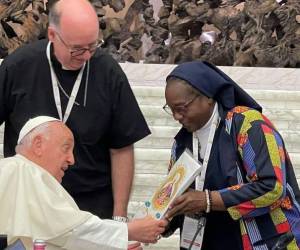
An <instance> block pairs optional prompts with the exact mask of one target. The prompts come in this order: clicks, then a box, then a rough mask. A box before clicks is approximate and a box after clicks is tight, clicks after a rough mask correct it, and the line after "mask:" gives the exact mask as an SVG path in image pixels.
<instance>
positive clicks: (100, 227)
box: [64, 216, 128, 250]
mask: <svg viewBox="0 0 300 250" xmlns="http://www.w3.org/2000/svg"><path fill="white" fill-rule="evenodd" d="M127 247H128V228H127V224H126V223H122V222H117V221H113V220H101V219H99V218H98V217H97V216H91V218H89V219H88V220H87V221H86V222H85V223H83V224H81V225H79V226H77V227H76V228H74V229H73V230H72V232H71V234H70V235H69V236H68V239H67V242H66V245H65V246H64V248H65V249H68V250H82V249H89V250H96V249H97V250H99V249H106V250H120V249H127Z"/></svg>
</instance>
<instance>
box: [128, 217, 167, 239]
mask: <svg viewBox="0 0 300 250" xmlns="http://www.w3.org/2000/svg"><path fill="white" fill-rule="evenodd" d="M167 225H168V221H167V220H165V219H161V220H156V219H153V218H152V217H150V216H147V217H145V218H143V219H135V220H133V221H131V222H129V223H128V238H129V240H136V241H139V242H143V243H156V242H157V241H158V240H159V238H160V235H161V233H163V232H164V231H165V228H166V226H167Z"/></svg>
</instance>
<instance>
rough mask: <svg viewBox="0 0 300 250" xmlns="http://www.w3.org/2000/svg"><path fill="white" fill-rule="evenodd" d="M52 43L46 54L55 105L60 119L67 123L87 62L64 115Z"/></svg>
mask: <svg viewBox="0 0 300 250" xmlns="http://www.w3.org/2000/svg"><path fill="white" fill-rule="evenodd" d="M50 45H51V42H49V43H48V45H47V51H46V52H47V53H46V54H47V58H48V62H49V66H50V72H51V82H52V87H53V94H54V100H55V105H56V108H57V112H58V115H59V118H60V120H61V121H63V123H66V122H67V120H68V118H69V116H70V113H71V110H72V108H73V106H74V102H75V99H76V96H77V93H78V90H79V87H80V83H81V79H82V75H83V71H84V68H85V63H84V65H83V66H82V68H81V70H80V72H79V74H78V76H77V78H76V80H75V84H74V86H73V89H72V92H71V95H70V97H69V101H68V104H67V108H66V111H65V114H64V116H63V115H62V108H61V100H60V95H59V88H58V79H57V76H56V74H55V72H54V68H53V65H52V61H51V57H50Z"/></svg>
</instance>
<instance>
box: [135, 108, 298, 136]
mask: <svg viewBox="0 0 300 250" xmlns="http://www.w3.org/2000/svg"><path fill="white" fill-rule="evenodd" d="M140 108H141V110H142V112H143V114H144V116H145V118H146V120H147V122H148V124H149V125H150V126H168V127H171V126H173V127H178V123H177V122H176V121H174V119H173V117H172V116H170V115H168V114H167V113H166V112H164V110H163V109H162V107H160V106H150V105H140ZM264 114H265V115H266V116H267V117H268V118H269V119H270V120H271V121H272V123H273V124H274V126H275V127H276V128H277V129H278V130H279V131H281V130H296V131H298V130H300V108H299V109H298V110H297V109H291V110H284V109H265V110H264Z"/></svg>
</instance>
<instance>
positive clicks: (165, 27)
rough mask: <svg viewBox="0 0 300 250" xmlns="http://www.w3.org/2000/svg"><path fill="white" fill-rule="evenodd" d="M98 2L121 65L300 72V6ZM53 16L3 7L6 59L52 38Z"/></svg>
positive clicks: (288, 2) (0, 38)
mask: <svg viewBox="0 0 300 250" xmlns="http://www.w3.org/2000/svg"><path fill="white" fill-rule="evenodd" d="M90 1H91V2H92V3H93V5H94V6H95V8H96V10H97V13H98V16H99V21H100V22H101V23H102V25H101V27H102V28H103V29H102V33H103V37H104V39H105V41H106V43H105V45H104V48H103V49H104V50H107V51H108V52H109V53H111V54H112V55H113V56H114V58H115V59H116V60H118V61H119V62H125V61H130V62H140V61H143V62H144V63H167V64H173V63H180V62H184V61H190V60H194V59H202V60H207V61H210V62H212V63H214V64H216V65H236V66H237V65H240V66H268V67H299V66H300V2H299V0H265V1H260V0H259V1H257V0H90ZM53 2H55V0H49V4H51V3H53ZM47 11H48V2H47V1H45V0H14V1H0V57H1V58H3V57H5V56H6V55H7V54H9V53H11V52H12V51H13V50H15V49H16V48H17V47H18V46H20V45H21V44H24V43H28V42H31V41H34V40H36V39H40V38H43V37H45V35H46V27H47Z"/></svg>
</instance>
